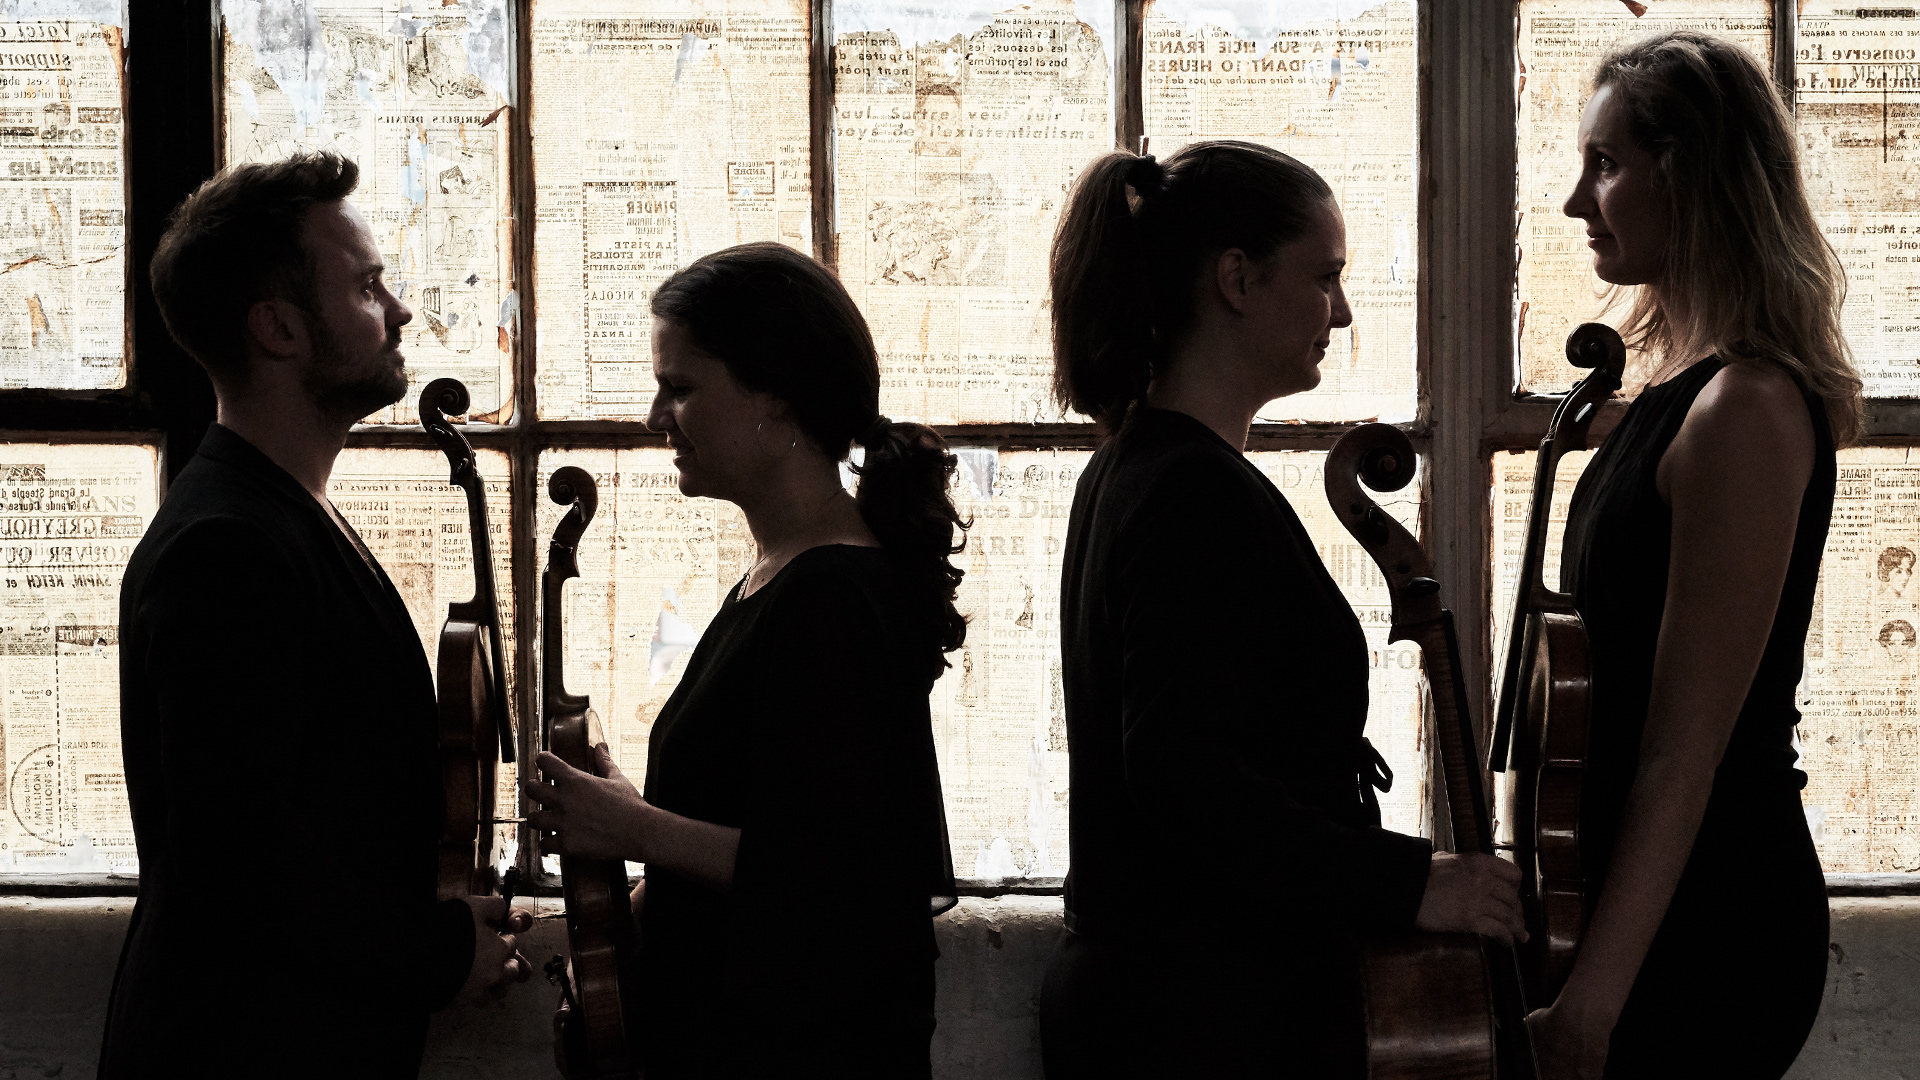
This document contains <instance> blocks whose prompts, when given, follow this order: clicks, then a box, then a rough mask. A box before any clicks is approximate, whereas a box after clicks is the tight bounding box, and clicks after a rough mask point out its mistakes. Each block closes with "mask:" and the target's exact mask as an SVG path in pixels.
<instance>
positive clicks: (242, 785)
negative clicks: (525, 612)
mask: <svg viewBox="0 0 1920 1080" xmlns="http://www.w3.org/2000/svg"><path fill="white" fill-rule="evenodd" d="M358 177H359V170H358V169H357V168H356V167H355V165H354V164H353V162H351V161H348V160H346V159H344V158H341V157H338V156H336V155H332V154H310V155H301V156H297V157H293V158H290V159H287V160H285V161H279V162H274V163H271V164H259V165H241V166H236V167H234V168H231V169H228V170H226V171H224V172H222V173H221V174H220V175H218V176H216V177H214V178H213V179H211V180H209V181H207V182H206V183H205V184H203V185H201V187H200V189H199V190H198V191H196V192H195V193H194V194H193V195H191V196H190V197H188V199H187V200H186V201H185V202H183V203H182V204H181V205H180V206H179V207H178V208H177V209H176V210H175V211H174V213H173V216H172V218H171V219H170V221H169V223H168V227H167V231H166V234H165V235H164V236H163V237H162V239H161V241H160V247H159V250H158V252H157V253H156V254H155V255H154V258H153V263H152V267H151V270H152V276H153V288H154V293H155V296H156V298H157V299H158V301H159V304H160V311H161V314H162V315H163V316H164V317H165V319H166V323H167V329H168V330H169V331H170V332H171V333H172V335H173V337H174V339H175V340H176V341H178V342H179V343H180V345H181V347H182V348H184V349H186V350H187V352H189V353H191V354H192V355H193V356H194V358H195V359H196V360H198V361H199V362H200V364H201V365H202V366H203V367H205V368H206V369H207V372H208V374H209V375H210V376H211V377H212V381H213V386H214V393H215V395H216V397H217V399H218V402H219V412H218V420H217V422H215V423H214V424H213V425H212V426H211V427H210V428H208V430H207V435H206V438H205V439H203V440H202V441H201V443H200V448H199V452H198V453H197V454H196V455H195V456H194V458H193V460H192V461H191V462H189V463H188V464H187V466H186V468H185V469H184V470H182V471H181V473H180V475H179V478H178V479H177V480H175V481H174V483H173V485H172V487H171V490H169V491H168V493H167V497H166V501H165V502H164V503H163V504H162V505H161V507H160V512H159V514H158V515H157V516H156V517H155V518H154V521H153V525H152V527H151V528H150V529H148V531H147V534H146V536H145V538H144V539H142V540H141V542H140V545H139V547H138V548H137V549H136V550H135V551H134V554H133V559H132V561H131V563H130V564H129V565H128V567H127V573H126V578H125V581H124V584H123V586H122V589H121V596H120V627H121V641H122V642H123V645H122V648H121V660H120V709H121V711H120V716H121V736H122V739H123V753H124V754H125V759H126V777H127V790H128V794H129V796H130V799H131V802H132V809H133V827H134V836H135V841H136V843H137V845H138V848H139V855H140V898H139V902H138V903H137V904H136V905H135V907H134V911H133V921H132V924H131V926H130V928H129V930H128V933H127V941H126V945H125V948H124V949H123V950H122V952H121V957H120V967H119V971H118V973H117V974H116V976H115V978H114V987H113V997H112V1001H111V1003H110V1005H109V1009H108V1017H107V1030H106V1036H105V1039H104V1045H103V1047H102V1051H101V1065H100V1075H101V1076H102V1077H103V1078H111V1080H127V1078H135V1077H150V1076H152V1077H157V1076H182V1075H192V1076H200V1077H230V1076H250V1077H253V1076H275V1077H285V1076H327V1077H344V1076H352V1077H400V1076H409V1077H410V1076H415V1075H417V1074H418V1072H419V1068H420V1060H421V1056H422V1053H423V1050H424V1046H425V1039H426V1029H427V1017H428V1013H429V1012H430V1011H432V1010H433V1009H435V1008H438V1007H440V1006H443V1005H445V1004H446V1003H448V1002H449V1001H450V1000H451V999H452V998H453V997H454V996H455V995H456V993H457V992H459V991H461V990H462V989H463V988H464V989H465V990H466V991H468V992H478V991H481V990H485V989H493V988H496V987H499V986H501V985H503V984H504V983H506V982H507V981H509V980H522V979H525V978H526V977H527V975H528V974H529V972H530V967H529V965H528V963H527V961H526V958H525V957H523V956H521V955H519V954H518V953H517V952H516V950H515V941H514V937H513V932H514V931H524V930H525V929H526V928H527V927H528V926H529V925H531V919H530V917H529V916H528V915H527V913H526V912H524V911H520V910H518V909H516V910H514V911H513V912H511V913H509V912H507V911H505V905H504V903H503V902H502V901H501V900H500V899H499V898H498V897H493V898H484V897H471V898H468V899H466V900H457V899H456V900H448V901H445V902H440V901H437V900H436V898H435V895H434V891H435V841H436V839H437V837H438V836H439V833H440V826H441V822H442V820H443V815H444V812H445V811H444V795H443V793H442V790H441V782H440V768H439V763H438V758H437V743H436V734H435V729H436V720H435V713H436V709H435V702H434V687H433V680H432V677H431V676H430V674H429V669H428V666H427V659H426V654H425V652H424V651H423V650H422V649H421V646H420V641H419V638H418V637H417V636H416V634H415V632H414V628H413V621H412V619H411V618H409V617H408V614H407V610H406V607H405V606H404V605H403V604H402V602H401V599H400V596H399V594H398V593H397V592H396V591H395V590H394V587H393V584H392V583H391V582H390V581H389V580H388V579H387V575H386V574H385V572H383V571H382V570H381V568H380V564H379V563H378V561H376V560H375V559H374V557H373V555H372V553H371V552H369V551H368V550H367V547H366V545H365V544H364V543H362V542H361V541H360V537H359V536H358V535H357V534H355V532H354V531H353V527H352V526H351V525H349V524H347V522H346V519H344V518H343V517H341V516H340V512H339V511H338V510H336V509H335V508H334V506H333V504H332V503H331V502H329V501H328V499H327V494H326V489H327V477H328V476H329V474H330V473H331V472H332V469H333V464H334V459H335V458H336V457H338V456H339V453H340V450H341V448H342V447H344V446H345V444H346V439H347V433H348V431H349V429H351V428H352V426H353V424H354V423H355V422H356V421H358V420H359V419H361V418H362V417H364V416H366V415H367V414H368V413H370V412H373V411H374V410H376V409H380V408H383V407H385V406H387V405H389V404H392V403H393V402H395V401H397V400H399V399H400V398H401V397H402V396H403V395H405V393H406V390H407V376H406V366H405V360H404V358H403V357H402V356H401V354H400V328H401V327H402V326H404V325H406V324H407V322H408V321H409V320H410V319H412V317H413V314H412V312H410V311H408V310H407V307H406V305H404V304H402V303H401V302H400V300H399V298H398V297H396V296H395V295H394V294H393V293H392V292H391V291H389V290H388V288H387V285H386V283H385V281H384V280H383V278H382V273H383V270H384V267H383V266H382V265H381V256H380V249H379V246H378V244H376V243H375V241H374V238H373V234H372V233H371V232H370V231H368V229H367V224H366V222H365V221H364V220H363V219H362V218H361V216H360V213H359V211H357V210H355V209H354V207H353V205H352V204H351V203H349V202H347V201H346V197H347V195H348V194H349V193H351V192H352V191H353V188H354V184H355V182H356V181H357V180H358ZM496 927H504V928H505V929H506V931H507V932H506V933H502V932H499V931H498V930H496V929H495V928H496Z"/></svg>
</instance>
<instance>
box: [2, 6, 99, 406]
mask: <svg viewBox="0 0 1920 1080" xmlns="http://www.w3.org/2000/svg"><path fill="white" fill-rule="evenodd" d="M19 6H20V7H27V5H19ZM32 11H33V13H34V14H33V15H32V16H29V15H25V14H16V13H14V7H13V6H11V5H9V6H8V8H7V13H4V14H0V157H4V158H5V162H6V163H5V165H4V166H3V167H0V181H4V182H5V186H4V187H0V193H3V194H0V267H3V269H0V389H15V388H19V387H28V386H34V387H49V388H54V389H61V390H105V389H115V388H118V387H122V386H125V385H126V384H127V364H126V354H127V349H126V340H127V302H126V291H127V259H126V246H127V201H126V171H125V168H124V164H125V152H124V147H125V143H126V120H125V116H124V115H123V113H122V111H121V103H122V93H123V87H122V84H121V78H122V74H123V72H124V71H125V67H124V60H125V52H124V46H125V43H126V36H125V35H126V29H125V28H126V14H125V11H124V9H123V8H122V6H121V5H120V4H119V3H116V2H102V0H65V2H53V3H44V4H37V5H32Z"/></svg>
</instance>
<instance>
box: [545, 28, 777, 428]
mask: <svg viewBox="0 0 1920 1080" xmlns="http://www.w3.org/2000/svg"><path fill="white" fill-rule="evenodd" d="M531 23H532V25H531V29H530V31H529V32H530V33H531V35H532V38H533V41H532V46H533V62H532V71H531V72H530V77H531V84H532V94H533V100H534V101H535V102H536V103H538V104H537V107H536V108H535V109H534V110H533V113H532V116H533V156H534V163H535V170H534V171H535V174H536V175H537V176H538V177H539V180H538V181H537V190H536V192H535V201H536V203H537V205H538V211H537V214H536V221H535V225H534V264H535V265H534V280H535V282H536V288H535V292H536V295H535V299H536V301H537V304H538V309H537V311H538V312H541V313H545V316H546V317H545V318H538V319H536V323H535V325H536V326H537V327H538V330H537V334H538V341H537V350H536V351H537V355H538V357H539V359H540V374H539V377H538V386H539V401H540V405H539V413H540V418H541V419H543V420H592V419H599V420H610V419H617V420H636V419H640V418H643V417H645V416H646V414H647V409H648V406H649V405H650V404H651V403H652V401H653V385H654V384H653V355H652V336H653V316H652V315H651V314H650V313H649V311H648V301H649V300H650V299H651V298H652V295H653V290H654V289H655V288H657V287H658V286H659V284H660V282H661V281H663V280H665V279H666V277H667V276H668V275H669V274H671V273H673V271H675V270H677V269H679V268H680V267H681V266H684V265H686V264H687V263H689V262H691V261H693V260H694V259H697V258H699V257H700V256H702V255H705V254H708V253H710V252H713V251H718V250H719V249H721V248H726V247H732V246H733V245H735V244H744V243H749V242H752V241H775V242H778V243H783V244H786V245H788V246H790V247H793V248H795V249H797V250H800V251H806V252H809V253H811V252H812V249H813V210H812V205H813V204H812V199H813V194H812V182H811V169H812V152H811V150H810V148H809V136H808V130H809V129H808V113H807V101H808V97H807V93H808V81H807V54H808V27H809V22H808V12H807V0H535V2H534V3H533V15H532V20H531Z"/></svg>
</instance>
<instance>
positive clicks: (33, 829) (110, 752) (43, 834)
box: [0, 443, 159, 873]
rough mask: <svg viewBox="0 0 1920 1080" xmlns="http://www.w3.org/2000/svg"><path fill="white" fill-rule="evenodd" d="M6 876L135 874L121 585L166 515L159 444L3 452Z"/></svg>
mask: <svg viewBox="0 0 1920 1080" xmlns="http://www.w3.org/2000/svg"><path fill="white" fill-rule="evenodd" d="M0 504H3V505H4V509H3V510H0V533H3V534H4V536H3V539H4V547H5V566H4V568H0V766H4V768H5V778H6V786H5V787H4V788H3V789H0V873H7V872H14V873H106V872H108V871H123V872H130V871H133V870H135V869H136V862H137V858H136V855H135V852H134V845H133V822H132V819H131V817H130V816H129V811H128V805H127V783H126V774H125V771H124V769H123V766H122V765H121V760H120V578H121V576H122V574H123V573H124V572H125V570H126V566H127V560H128V559H129V558H131V557H132V555H133V548H134V545H136V544H138V543H139V542H140V537H141V535H142V534H144V533H145V532H146V528H147V525H148V524H149V523H150V522H151V521H152V520H153V515H154V512H155V511H156V510H157V509H158V508H159V458H158V455H157V454H156V452H155V451H154V448H153V447H151V446H107V445H93V446H87V445H71V444H62V445H47V444H43V443H5V444H0Z"/></svg>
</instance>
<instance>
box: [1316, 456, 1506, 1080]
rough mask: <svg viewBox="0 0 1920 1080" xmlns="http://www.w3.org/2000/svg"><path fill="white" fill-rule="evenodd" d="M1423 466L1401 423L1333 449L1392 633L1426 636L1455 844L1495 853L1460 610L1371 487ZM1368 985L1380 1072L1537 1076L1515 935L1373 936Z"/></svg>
mask: <svg viewBox="0 0 1920 1080" xmlns="http://www.w3.org/2000/svg"><path fill="white" fill-rule="evenodd" d="M1415 465H1416V458H1415V456H1414V452H1413V444H1412V443H1411V442H1409V441H1408V439H1407V436H1406V435H1405V434H1404V433H1403V432H1401V431H1400V430H1399V429H1398V428H1395V427H1391V426H1389V425H1386V424H1365V425H1362V426H1360V427H1358V428H1355V429H1354V430H1352V431H1350V432H1348V433H1347V434H1346V435H1344V436H1342V437H1341V438H1340V441H1339V442H1337V443H1335V444H1334V447H1333V450H1332V452H1331V453H1329V454H1328V455H1327V466H1326V486H1327V501H1328V503H1329V504H1330V505H1331V506H1332V507H1333V511H1334V513H1335V514H1336V515H1337V516H1338V517H1339V518H1340V522H1341V524H1342V525H1345V526H1346V528H1347V531H1348V532H1349V533H1351V534H1352V535H1353V537H1354V539H1355V540H1357V541H1359V543H1360V546H1361V547H1362V548H1364V549H1365V550H1366V552H1367V554H1368V555H1369V556H1371V557H1372V558H1373V560H1374V562H1375V563H1376V564H1377V565H1378V566H1379V568H1380V572H1381V573H1382V574H1384V575H1385V576H1386V579H1387V586H1388V589H1389V591H1390V592H1391V594H1392V597H1393V629H1392V632H1391V634H1390V635H1389V637H1390V640H1393V641H1412V642H1414V643H1416V644H1417V645H1419V646H1420V652H1421V659H1422V663H1423V665H1424V667H1425V668H1426V674H1427V684H1428V686H1429V688H1430V690H1431V703H1432V706H1433V720H1434V726H1433V739H1434V745H1435V746H1436V747H1437V748H1438V750H1439V753H1440V764H1441V772H1442V775H1443V778H1444V783H1445V786H1446V799H1445V802H1444V805H1445V806H1446V808H1447V813H1448V815H1449V817H1450V818H1451V821H1452V826H1453V836H1454V843H1455V847H1456V849H1458V850H1461V851H1479V852H1482V853H1484V854H1488V855H1491V854H1492V853H1493V831H1492V819H1491V811H1490V809H1489V807H1488V805H1487V801H1486V797H1485V794H1484V791H1485V785H1484V784H1483V783H1482V782H1481V773H1480V757H1479V753H1478V743H1477V741H1476V739H1475V734H1474V728H1473V718H1472V714H1471V712H1470V711H1469V709H1468V699H1467V692H1466V681H1465V679H1464V673H1463V672H1462V670H1461V666H1460V649H1459V643H1458V642H1457V641H1456V640H1455V637H1454V630H1453V615H1452V613H1451V612H1449V611H1447V610H1446V609H1445V608H1444V607H1442V606H1441V604H1440V583H1439V582H1438V581H1436V580H1434V578H1433V569H1432V563H1431V562H1430V561H1429V560H1428V558H1427V556H1426V553H1425V551H1424V550H1422V549H1421V547H1420V542H1419V541H1418V540H1416V539H1414V537H1413V535H1412V534H1411V533H1409V532H1408V531H1407V530H1406V528H1405V527H1404V526H1402V525H1401V524H1400V523H1399V522H1397V521H1395V520H1393V518H1391V517H1389V516H1388V515H1387V513H1386V511H1384V510H1382V509H1381V508H1380V507H1379V505H1378V504H1376V503H1375V502H1374V501H1373V500H1372V498H1371V497H1369V496H1368V495H1367V494H1366V491H1365V488H1366V487H1370V488H1373V489H1374V490H1376V491H1397V490H1399V489H1400V488H1403V487H1405V486H1406V485H1407V484H1408V483H1410V482H1411V481H1412V480H1413V476H1414V471H1415ZM1363 484H1364V485H1365V487H1363V486H1362V485H1363ZM1361 985H1362V995H1363V1003H1364V1009H1365V1020H1366V1038H1367V1075H1368V1077H1370V1078H1371V1080H1533V1077H1534V1076H1535V1074H1536V1071H1537V1070H1536V1069H1535V1067H1534V1061H1533V1048H1532V1043H1531V1041H1530V1040H1529V1039H1528V1037H1527V1029H1526V1022H1525V1018H1526V1013H1527V1007H1526V995H1525V992H1524V988H1523V986H1522V983H1521V979H1520V972H1519V966H1518V963H1517V961H1516V960H1515V958H1514V953H1513V950H1511V949H1510V948H1508V947H1506V946H1505V945H1501V944H1498V943H1495V942H1492V941H1488V940H1486V939H1483V938H1481V937H1479V936H1477V935H1474V934H1434V933H1424V932H1420V931H1410V932H1407V933H1403V934H1394V935H1382V936H1374V937H1370V938H1368V939H1366V940H1365V941H1363V942H1362V949H1361Z"/></svg>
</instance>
